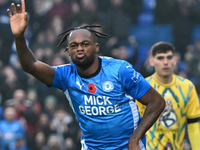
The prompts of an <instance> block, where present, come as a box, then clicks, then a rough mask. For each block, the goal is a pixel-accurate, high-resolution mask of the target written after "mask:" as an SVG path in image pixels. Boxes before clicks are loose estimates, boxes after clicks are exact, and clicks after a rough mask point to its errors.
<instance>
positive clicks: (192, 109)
mask: <svg viewBox="0 0 200 150" xmlns="http://www.w3.org/2000/svg"><path fill="white" fill-rule="evenodd" d="M190 85H191V88H190V96H189V101H188V108H187V114H186V115H187V119H195V118H199V117H200V104H199V99H198V95H197V92H196V88H195V86H194V85H193V83H192V82H191V83H190Z"/></svg>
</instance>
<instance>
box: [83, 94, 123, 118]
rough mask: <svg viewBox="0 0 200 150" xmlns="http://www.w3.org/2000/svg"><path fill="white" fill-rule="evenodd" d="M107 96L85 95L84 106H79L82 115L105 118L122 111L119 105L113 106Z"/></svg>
mask: <svg viewBox="0 0 200 150" xmlns="http://www.w3.org/2000/svg"><path fill="white" fill-rule="evenodd" d="M109 98H110V97H107V96H94V95H89V96H88V95H84V105H79V110H80V112H81V113H82V114H85V115H88V116H91V115H94V116H97V115H100V116H105V115H108V114H113V113H118V112H119V111H121V109H120V107H119V104H115V105H114V104H112V102H111V101H110V100H109Z"/></svg>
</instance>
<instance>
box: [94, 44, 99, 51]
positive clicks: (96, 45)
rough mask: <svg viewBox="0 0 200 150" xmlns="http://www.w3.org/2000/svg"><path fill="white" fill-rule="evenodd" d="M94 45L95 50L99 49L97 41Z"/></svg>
mask: <svg viewBox="0 0 200 150" xmlns="http://www.w3.org/2000/svg"><path fill="white" fill-rule="evenodd" d="M95 47H96V52H98V51H99V43H95Z"/></svg>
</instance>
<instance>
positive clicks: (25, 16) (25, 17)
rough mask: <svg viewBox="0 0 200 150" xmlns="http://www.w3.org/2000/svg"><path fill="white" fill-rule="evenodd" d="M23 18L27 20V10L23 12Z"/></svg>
mask: <svg viewBox="0 0 200 150" xmlns="http://www.w3.org/2000/svg"><path fill="white" fill-rule="evenodd" d="M24 19H25V21H27V20H28V15H27V12H25V14H24Z"/></svg>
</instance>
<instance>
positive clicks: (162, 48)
mask: <svg viewBox="0 0 200 150" xmlns="http://www.w3.org/2000/svg"><path fill="white" fill-rule="evenodd" d="M168 51H172V53H173V54H174V53H175V47H174V46H173V45H172V44H170V43H168V42H163V41H161V42H158V43H155V44H154V45H153V46H152V47H151V50H150V52H151V56H153V57H154V56H155V55H156V54H158V53H166V52H168Z"/></svg>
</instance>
